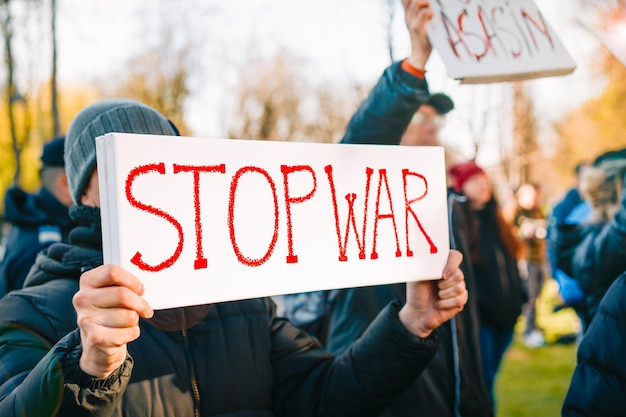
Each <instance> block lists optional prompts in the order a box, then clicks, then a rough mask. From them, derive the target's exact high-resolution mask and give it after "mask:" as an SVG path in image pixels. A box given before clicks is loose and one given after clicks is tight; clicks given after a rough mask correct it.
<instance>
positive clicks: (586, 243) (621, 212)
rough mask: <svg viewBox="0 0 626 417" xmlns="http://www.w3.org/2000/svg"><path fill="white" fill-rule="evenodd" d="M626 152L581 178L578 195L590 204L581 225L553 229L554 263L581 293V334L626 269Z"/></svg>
mask: <svg viewBox="0 0 626 417" xmlns="http://www.w3.org/2000/svg"><path fill="white" fill-rule="evenodd" d="M625 175H626V149H625V150H624V155H621V154H620V153H619V152H616V153H612V154H610V155H607V154H603V155H601V156H600V157H598V158H597V160H596V161H595V162H594V166H592V167H590V168H587V169H586V170H585V173H584V175H583V176H582V178H581V192H582V194H583V196H584V198H585V199H586V200H587V201H589V203H590V205H591V213H590V215H589V216H588V218H587V220H586V222H585V223H582V224H579V225H562V226H561V227H559V228H558V230H557V233H558V236H557V239H556V245H557V248H556V250H557V262H558V266H559V267H560V268H562V269H563V270H564V271H565V273H567V274H568V275H570V276H572V277H573V278H574V279H576V281H577V282H578V284H579V285H580V287H581V289H582V290H583V293H584V299H583V301H582V308H580V310H579V312H580V313H581V315H582V321H583V329H586V328H587V327H588V326H589V325H590V324H591V322H592V320H593V317H594V315H595V312H596V310H597V308H598V304H599V303H600V300H601V299H602V297H603V296H604V294H605V292H606V291H607V289H608V288H609V287H610V286H611V284H612V283H613V281H614V280H615V279H616V278H617V277H618V276H619V275H621V273H623V272H624V271H625V270H626V190H625V187H626V178H625Z"/></svg>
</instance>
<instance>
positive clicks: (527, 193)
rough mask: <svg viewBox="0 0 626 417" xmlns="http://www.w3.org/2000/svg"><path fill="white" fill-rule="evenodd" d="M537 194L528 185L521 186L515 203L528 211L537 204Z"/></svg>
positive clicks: (533, 188)
mask: <svg viewBox="0 0 626 417" xmlns="http://www.w3.org/2000/svg"><path fill="white" fill-rule="evenodd" d="M537 199H538V194H537V190H536V189H535V187H533V186H532V185H529V184H524V185H522V186H521V187H520V188H519V190H518V192H517V203H518V204H519V205H520V207H522V208H524V209H526V210H530V209H532V208H533V207H535V205H536V204H537Z"/></svg>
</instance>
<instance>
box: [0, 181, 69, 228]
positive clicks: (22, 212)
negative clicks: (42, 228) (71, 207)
mask: <svg viewBox="0 0 626 417" xmlns="http://www.w3.org/2000/svg"><path fill="white" fill-rule="evenodd" d="M4 213H5V219H6V221H8V222H10V223H13V224H16V225H19V226H38V225H42V224H48V223H49V224H56V225H58V226H60V227H61V228H65V227H66V226H69V224H70V218H69V215H68V209H67V207H65V206H64V205H63V204H61V202H59V201H58V200H57V199H56V198H55V197H54V196H53V195H52V194H51V193H50V192H49V191H48V190H46V189H45V188H42V189H40V190H39V192H37V194H30V193H27V192H26V191H24V190H22V189H21V188H19V187H12V188H10V189H9V190H7V192H6V195H5V197H4Z"/></svg>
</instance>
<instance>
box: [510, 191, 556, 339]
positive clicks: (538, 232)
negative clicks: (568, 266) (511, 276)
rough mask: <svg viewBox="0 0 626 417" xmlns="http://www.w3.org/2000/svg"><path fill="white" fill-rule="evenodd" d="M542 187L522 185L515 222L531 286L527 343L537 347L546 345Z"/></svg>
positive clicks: (526, 315) (545, 230)
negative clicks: (541, 315) (541, 309)
mask: <svg viewBox="0 0 626 417" xmlns="http://www.w3.org/2000/svg"><path fill="white" fill-rule="evenodd" d="M540 190H541V188H540V187H539V185H537V184H530V183H527V184H522V185H521V186H520V187H519V189H518V190H517V193H516V197H517V201H516V205H515V212H514V214H513V224H514V226H515V229H516V231H517V236H518V238H519V239H520V241H521V243H522V245H521V246H522V253H521V256H520V258H521V259H522V261H523V266H522V272H523V276H524V280H525V282H526V287H527V289H528V302H527V303H526V305H525V306H524V318H525V319H526V324H525V329H524V344H525V345H526V346H527V347H529V348H537V347H541V346H544V345H545V344H546V340H545V337H544V335H543V331H542V330H541V329H540V328H539V326H538V324H537V300H538V298H539V295H540V294H541V290H542V289H543V286H544V282H545V277H546V237H547V235H548V222H547V216H546V215H545V213H544V212H543V209H542V207H541V199H540V195H541V194H540Z"/></svg>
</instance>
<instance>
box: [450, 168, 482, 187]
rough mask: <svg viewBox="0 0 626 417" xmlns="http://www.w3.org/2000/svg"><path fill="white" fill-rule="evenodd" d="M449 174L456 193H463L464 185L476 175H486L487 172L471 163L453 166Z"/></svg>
mask: <svg viewBox="0 0 626 417" xmlns="http://www.w3.org/2000/svg"><path fill="white" fill-rule="evenodd" d="M448 172H449V173H450V175H451V176H452V186H453V187H454V190H455V191H457V192H458V191H461V189H462V188H463V184H465V182H466V181H467V180H469V179H470V178H472V177H473V176H474V175H478V174H483V175H484V174H485V171H484V170H483V169H482V168H481V167H479V166H478V165H476V162H474V161H469V162H463V163H460V164H455V165H452V166H451V167H450V168H449V169H448Z"/></svg>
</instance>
